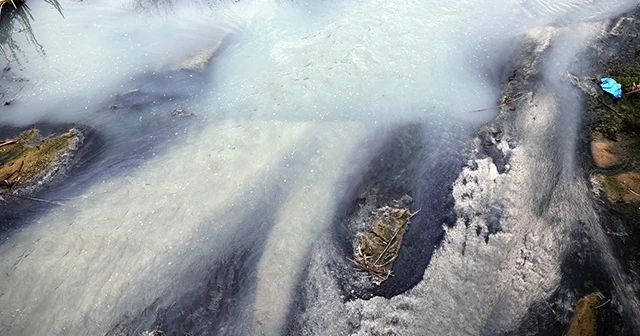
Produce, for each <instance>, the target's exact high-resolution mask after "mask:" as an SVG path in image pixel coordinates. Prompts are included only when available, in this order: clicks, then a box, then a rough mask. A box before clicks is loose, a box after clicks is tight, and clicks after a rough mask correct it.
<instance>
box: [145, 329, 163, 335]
mask: <svg viewBox="0 0 640 336" xmlns="http://www.w3.org/2000/svg"><path fill="white" fill-rule="evenodd" d="M166 335H167V334H165V333H164V331H162V330H149V331H145V332H143V333H142V334H140V336H166Z"/></svg>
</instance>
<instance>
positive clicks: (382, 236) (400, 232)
mask: <svg viewBox="0 0 640 336" xmlns="http://www.w3.org/2000/svg"><path fill="white" fill-rule="evenodd" d="M416 213H417V212H416ZM416 213H411V211H409V209H407V208H403V207H395V206H393V207H391V206H384V207H382V208H380V209H377V210H376V211H374V212H372V214H371V215H372V216H371V221H372V223H373V225H372V228H371V230H370V231H368V232H363V233H361V234H359V235H358V238H357V243H356V246H355V251H354V260H353V262H354V264H356V265H357V266H358V267H360V268H362V269H363V270H365V271H367V272H369V274H371V275H372V276H373V281H374V282H375V283H376V284H378V285H380V284H382V283H383V282H384V281H385V280H387V279H388V278H389V276H390V275H391V269H392V268H393V262H394V261H395V260H396V258H397V257H398V252H399V251H400V245H401V243H402V238H403V236H404V234H405V232H406V229H407V224H408V223H409V220H410V219H411V217H413V216H414V215H415V214H416Z"/></svg>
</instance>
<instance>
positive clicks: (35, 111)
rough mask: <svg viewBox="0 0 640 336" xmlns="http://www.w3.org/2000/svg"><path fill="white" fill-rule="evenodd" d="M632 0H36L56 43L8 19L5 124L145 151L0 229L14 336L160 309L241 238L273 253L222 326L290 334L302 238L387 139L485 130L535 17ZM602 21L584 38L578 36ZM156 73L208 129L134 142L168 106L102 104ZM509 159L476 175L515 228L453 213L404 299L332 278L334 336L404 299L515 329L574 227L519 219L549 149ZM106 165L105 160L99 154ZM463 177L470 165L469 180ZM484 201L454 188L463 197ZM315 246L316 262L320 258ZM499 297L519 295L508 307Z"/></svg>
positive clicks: (613, 9)
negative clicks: (467, 221)
mask: <svg viewBox="0 0 640 336" xmlns="http://www.w3.org/2000/svg"><path fill="white" fill-rule="evenodd" d="M633 3H634V1H607V0H602V1H595V0H593V1H585V0H575V1H569V0H568V1H560V2H557V1H516V0H513V1H508V0H505V1H495V0H481V1H456V2H450V3H444V2H442V1H409V0H407V1H388V0H385V1H382V0H372V1H353V0H347V1H335V0H331V1H325V2H318V3H316V2H310V1H308V2H304V1H300V2H290V1H272V0H257V1H240V2H215V3H201V2H197V3H174V4H170V3H167V2H158V3H156V4H154V3H150V2H129V1H108V2H107V1H85V2H74V1H69V2H67V1H63V2H61V3H60V5H61V7H62V8H63V14H64V17H62V16H61V15H60V14H59V13H58V12H57V11H55V10H54V9H53V8H51V7H50V6H49V5H47V4H44V3H32V4H30V6H31V10H32V15H33V17H34V20H33V21H32V29H33V30H32V32H33V36H35V38H36V39H37V43H38V44H39V45H41V46H42V48H43V50H44V52H38V48H35V47H34V46H33V44H30V43H29V42H28V41H27V34H26V33H25V32H24V31H22V32H21V31H18V30H16V31H15V32H14V33H13V38H14V39H15V41H16V43H17V44H18V45H19V46H20V50H18V51H16V52H15V57H16V58H17V59H18V60H19V61H20V62H19V63H17V61H16V63H15V64H16V65H14V67H16V68H18V70H19V73H20V75H21V76H23V77H24V78H26V79H28V82H26V84H23V85H24V87H23V88H22V90H21V91H20V92H19V93H18V95H17V97H16V100H15V103H14V104H12V105H11V106H10V107H6V108H4V109H3V110H2V113H0V121H1V122H3V123H11V124H16V125H23V124H28V123H32V122H34V121H38V120H45V121H64V122H70V121H74V122H82V123H88V124H92V125H95V126H96V127H97V129H98V130H99V131H102V132H104V133H105V134H106V137H107V138H109V134H111V136H113V134H119V135H121V136H119V139H118V140H117V141H118V146H117V149H114V150H119V151H121V154H123V153H124V157H126V154H128V153H129V152H131V153H132V155H133V154H135V155H140V156H141V157H143V158H144V159H143V160H142V163H141V164H140V165H139V166H136V168H135V169H128V170H123V171H119V172H115V173H114V172H112V171H111V172H109V173H105V174H96V176H99V177H100V178H99V180H97V181H95V183H94V184H92V185H91V186H88V187H87V188H86V189H85V190H82V191H81V196H79V197H76V198H74V199H71V200H68V201H66V202H65V206H64V207H56V208H53V209H51V211H50V212H48V213H46V214H44V215H43V216H41V217H35V218H33V219H31V220H29V221H28V222H26V223H23V224H22V225H21V226H20V229H19V230H17V231H14V232H10V233H7V234H5V235H4V236H2V237H3V241H2V244H1V245H0V307H2V310H1V311H0V334H2V335H45V334H48V335H96V334H104V333H106V332H109V331H110V330H112V329H113V328H114V326H115V325H117V324H119V323H120V322H121V321H122V320H123V319H125V317H135V316H137V315H138V314H140V312H141V311H143V310H144V309H146V308H147V307H149V306H150V305H152V304H159V305H160V307H167V306H170V305H172V304H173V301H172V300H175V301H177V300H179V298H180V296H181V295H182V294H183V293H186V292H187V291H188V290H189V288H190V286H191V284H190V281H193V282H194V283H195V282H196V281H204V280H203V279H200V278H198V275H197V274H206V272H207V270H208V269H209V267H211V263H212V262H213V260H216V258H222V256H224V255H226V254H225V253H227V251H229V250H233V249H234V248H236V246H234V244H236V243H237V242H239V241H242V240H243V239H246V240H247V241H251V242H255V244H256V245H260V246H262V248H256V250H255V251H254V252H253V253H254V254H255V255H256V258H257V260H258V261H257V263H256V265H255V269H252V270H248V271H246V272H247V273H248V274H252V275H253V276H255V279H256V280H255V283H253V284H251V285H250V286H248V287H247V288H248V289H246V292H242V293H238V294H237V295H238V297H242V298H243V299H242V300H239V301H240V302H243V303H246V306H244V307H241V308H238V309H239V310H240V311H242V314H240V315H238V316H239V317H238V318H237V320H235V321H232V323H231V327H230V328H229V329H226V331H227V333H228V334H249V333H252V334H265V335H274V334H279V333H281V332H282V327H283V323H284V320H285V318H286V316H287V313H288V309H289V304H290V302H291V300H292V299H293V296H294V295H295V294H296V293H294V292H293V291H294V288H296V287H295V286H296V283H297V281H298V278H299V277H300V276H301V274H302V270H303V269H304V267H305V266H306V265H307V264H309V258H308V256H307V255H306V253H307V252H308V251H309V249H311V248H312V246H313V243H314V242H315V240H316V238H318V237H320V236H322V233H323V230H324V229H325V228H327V227H328V226H329V224H330V223H331V222H332V220H334V214H335V211H336V209H337V208H338V207H339V202H341V201H342V200H343V197H344V196H345V195H344V192H345V190H346V189H347V188H348V187H349V186H352V184H353V183H354V182H353V181H356V180H357V178H358V176H359V171H361V170H363V169H364V168H365V167H366V164H367V160H368V159H370V158H371V157H372V155H374V154H375V150H376V149H377V146H378V144H379V143H380V142H381V141H382V136H381V135H382V134H385V133H386V131H387V130H389V129H391V128H393V127H394V126H396V125H398V124H401V123H407V122H420V123H426V124H433V125H439V124H446V125H453V126H452V127H443V128H441V129H439V130H438V132H441V133H442V134H445V135H451V136H466V135H465V134H458V133H461V132H462V131H460V130H461V129H464V128H462V127H455V126H456V125H458V126H459V125H463V126H470V125H479V124H480V123H482V122H486V121H488V120H489V119H490V118H491V117H492V116H493V114H494V113H495V111H486V112H482V113H469V111H472V110H476V109H481V108H484V107H488V106H492V105H495V102H496V101H497V100H498V96H499V94H500V87H499V85H500V83H499V80H500V78H499V76H500V70H501V69H500V66H501V65H502V64H501V63H503V62H504V61H505V59H506V58H508V56H509V55H511V53H512V52H513V51H514V50H513V48H514V46H515V45H516V44H515V43H514V41H517V39H518V37H519V36H521V34H523V33H525V32H527V31H529V30H531V29H533V28H536V27H540V26H544V25H547V24H557V25H562V24H565V23H572V24H574V23H575V22H578V21H581V20H585V19H602V18H605V17H607V16H610V15H616V14H618V13H620V12H621V11H623V10H625V9H628V8H630V6H631V5H633ZM221 34H222V35H226V36H228V37H229V39H228V40H227V42H226V43H227V44H226V46H225V48H224V49H223V50H222V51H221V52H220V54H219V55H217V56H216V58H215V59H214V60H213V62H212V64H211V66H209V67H208V68H206V69H205V71H204V73H202V74H200V73H195V74H192V76H191V75H190V76H189V77H186V79H180V81H176V80H175V78H178V75H176V73H172V72H171V70H168V69H171V66H172V64H175V63H177V62H180V60H182V59H184V58H186V57H188V56H190V55H193V54H195V53H197V52H198V51H199V50H202V49H205V48H206V47H207V46H209V45H211V44H212V43H215V39H217V38H218V37H219V36H220V35H221ZM583 35H584V36H583ZM595 35H597V30H594V31H591V33H585V34H582V35H579V36H578V37H576V38H572V37H568V38H569V39H570V40H572V41H574V44H575V49H579V48H580V47H582V46H583V45H584V44H585V43H587V42H588V41H590V39H592V38H593V37H594V36H595ZM568 36H570V35H568ZM574 54H575V52H574V53H573V54H572V53H571V52H569V53H564V54H563V53H561V54H559V55H558V57H560V58H562V57H565V58H566V57H571V56H572V55H574ZM145 80H147V81H151V82H153V83H155V84H154V86H153V88H154V90H155V93H158V94H160V95H163V94H165V95H167V94H168V95H171V94H173V93H179V98H177V99H178V101H179V104H180V106H186V107H188V108H189V109H190V110H191V111H193V112H195V113H196V114H197V116H196V117H195V118H196V120H197V121H196V124H197V125H196V126H193V125H192V126H184V125H187V124H181V123H175V122H174V123H171V124H169V126H166V125H164V126H163V128H164V129H165V131H166V132H167V133H170V134H173V133H174V129H172V128H175V132H176V133H177V132H178V131H180V132H181V133H180V134H182V135H181V136H179V137H173V138H171V141H170V144H169V145H166V146H160V147H151V149H149V150H148V152H144V153H137V150H138V147H137V146H134V145H131V146H129V147H127V143H131V144H134V143H136V141H139V140H140V139H141V138H145V136H147V135H148V134H147V133H145V132H148V131H149V128H150V125H154V120H156V119H158V118H161V117H158V116H159V115H161V114H162V113H167V114H168V113H170V111H171V108H168V107H167V106H168V105H166V106H165V105H160V107H153V108H147V109H142V111H139V112H136V113H137V114H135V115H133V116H132V115H117V114H115V116H116V117H112V116H110V115H107V116H105V113H110V112H109V111H105V110H104V107H105V105H108V104H109V101H110V99H111V97H113V95H115V94H117V93H119V92H123V91H127V90H130V89H132V88H136V87H137V86H139V85H144V83H145ZM141 83H142V84H141ZM545 94H549V98H548V99H544V97H546V96H543V98H541V104H547V105H545V106H547V107H548V109H549V110H554V109H556V108H557V104H556V103H555V100H554V99H555V98H554V97H553V95H552V94H551V93H549V92H546V93H545ZM172 104H173V103H172ZM176 104H177V103H176ZM169 105H170V104H169ZM162 108H167V110H166V111H165V110H162ZM119 119H121V120H126V122H118V120H119ZM443 120H446V121H448V122H447V123H443V122H442V121H443ZM452 120H453V122H451V121H452ZM543 121H544V120H543ZM540 122H542V121H540ZM515 157H516V160H515V162H516V163H521V166H519V167H516V168H514V169H515V173H513V175H509V176H506V177H500V178H498V177H496V176H497V175H496V172H495V167H493V166H492V163H491V162H488V161H479V167H480V168H479V169H478V170H477V171H475V172H470V171H464V172H463V173H462V174H463V175H464V174H467V175H477V176H478V179H479V180H480V181H481V182H480V183H479V184H478V186H477V188H479V191H478V193H486V192H487V190H489V193H495V194H505V195H509V196H510V197H514V198H513V199H510V198H509V197H506V199H503V200H501V201H503V202H504V203H503V204H502V206H504V207H505V209H506V211H505V215H504V216H505V218H506V220H505V223H508V224H509V225H506V224H505V231H506V233H505V234H504V235H501V236H499V237H497V238H495V239H492V240H491V244H486V243H484V242H481V241H480V240H478V241H471V242H470V243H468V244H467V245H466V246H467V251H466V253H465V254H461V253H459V251H457V250H456V249H458V246H459V243H460V242H456V241H457V240H459V239H462V238H461V237H464V236H465V235H466V233H465V230H466V229H465V228H464V226H463V225H457V226H455V227H453V228H451V229H450V230H449V231H448V232H447V233H446V237H445V244H444V246H443V247H442V248H441V249H440V250H439V251H438V252H436V254H435V256H434V259H433V261H432V265H431V266H430V267H429V268H428V269H427V272H426V273H425V278H424V281H423V282H422V283H420V284H419V285H418V286H417V287H416V288H415V289H414V290H413V291H411V292H409V293H408V294H407V295H406V296H399V297H397V298H393V299H391V303H390V304H389V303H388V302H381V301H383V300H386V299H381V298H376V299H373V300H371V301H359V300H356V301H354V302H351V303H348V304H347V305H345V306H341V305H342V303H341V302H340V300H339V299H337V297H338V294H337V292H336V290H335V289H333V288H332V285H331V283H330V281H326V282H321V284H322V285H321V287H322V286H325V288H324V289H323V293H324V294H322V295H326V296H323V297H322V298H323V300H324V301H323V303H325V304H327V305H328V306H322V304H320V305H319V306H320V308H319V312H320V313H319V315H318V316H313V315H311V317H309V318H316V319H318V321H324V320H325V319H326V318H327V317H329V316H331V315H330V313H329V311H332V310H333V311H335V310H338V311H341V312H343V313H344V314H345V315H343V316H341V317H342V318H341V319H340V318H337V319H336V320H335V321H336V323H335V325H334V326H333V327H334V328H333V329H332V327H327V329H328V331H327V330H324V331H323V330H312V331H313V332H315V333H317V334H339V333H340V332H341V330H342V329H340V326H342V325H343V323H346V322H345V321H347V320H348V319H358V316H359V318H360V319H361V320H362V325H363V326H365V327H363V328H362V329H360V330H359V331H358V333H360V334H367V333H371V332H374V331H376V330H378V331H379V332H383V331H384V330H386V329H385V328H389V327H388V326H387V325H386V322H385V321H386V320H387V319H390V318H392V317H393V316H396V315H402V314H404V313H403V310H402V306H403V305H407V304H408V305H410V306H412V307H413V308H412V309H410V310H409V311H410V312H409V313H406V315H405V316H402V318H401V320H402V321H414V322H415V321H418V322H417V323H413V322H406V324H404V327H403V328H404V329H402V328H399V330H401V331H403V332H404V333H406V334H414V335H424V334H462V333H466V334H480V333H482V332H483V330H482V327H483V324H484V323H485V322H486V321H487V320H488V319H496V320H499V321H500V322H499V323H498V324H499V326H500V327H504V328H508V327H511V326H513V324H514V323H516V322H517V320H518V318H519V317H521V316H522V314H523V313H524V312H525V310H526V309H527V307H528V305H529V304H530V303H531V302H532V301H533V300H534V299H536V298H539V297H541V296H543V295H545V294H547V293H549V291H550V290H551V289H552V288H553V286H554V284H555V282H557V281H558V277H559V274H558V269H557V268H558V263H559V258H560V254H561V250H560V249H559V246H560V244H559V240H558V239H559V238H558V235H560V234H562V233H564V232H566V231H567V230H568V228H567V227H564V226H559V227H550V226H549V221H548V220H547V219H545V218H541V219H537V220H534V221H531V222H528V223H527V224H528V227H527V228H526V229H523V228H522V227H521V225H522V223H520V222H519V221H518V219H519V218H521V216H522V217H525V218H533V217H535V216H533V215H531V214H530V212H531V211H533V210H532V209H530V208H529V204H528V203H527V199H526V198H522V199H519V198H517V196H514V195H517V189H518V188H522V185H519V184H518V183H516V182H518V181H524V182H522V183H524V184H525V185H527V183H532V179H531V178H529V175H528V174H532V173H530V171H529V170H528V169H529V168H528V166H529V165H534V164H535V160H532V159H531V158H532V157H533V158H534V159H535V155H531V153H528V152H526V150H523V151H522V152H517V153H516V154H515ZM442 159H443V160H446V158H442ZM562 162H564V161H562ZM534 168H535V167H534ZM92 169H93V171H98V172H99V171H100V167H99V163H98V166H97V167H96V166H94V167H92ZM511 176H514V177H511ZM485 179H487V180H485ZM514 181H515V182H514ZM527 186H528V185H527ZM462 189H464V188H463V187H462V186H461V185H460V184H459V183H458V182H456V184H455V186H454V188H453V193H454V196H459V195H458V194H461V193H463V191H462ZM572 192H574V191H573V189H572V190H570V191H568V192H567V193H568V194H571V193H572ZM481 199H485V200H493V198H492V197H490V196H484V197H481ZM489 205H490V204H489ZM489 205H488V204H469V205H464V204H460V203H456V206H457V207H458V208H460V209H463V208H465V207H466V206H468V207H471V208H473V209H478V208H482V207H486V206H489ZM459 211H460V213H463V212H464V211H463V210H459ZM469 211H471V210H469ZM253 214H265V216H264V218H254V216H252V215H253ZM478 221H482V219H478ZM571 222H572V221H571V220H567V223H571ZM257 223H262V224H261V225H262V226H258V225H257ZM440 224H441V223H434V224H433V225H440ZM254 225H256V228H255V230H253V231H252V230H251V228H252V226H254ZM567 225H569V224H567ZM263 226H264V227H263ZM246 232H251V234H250V235H247V236H242V235H244V234H245V233H246ZM478 239H480V238H478ZM513 241H517V242H518V244H520V243H522V244H524V245H526V246H527V250H526V251H527V253H533V254H535V255H536V256H535V258H534V260H536V262H535V264H533V265H530V264H528V263H527V262H525V261H522V263H521V266H520V267H519V268H517V271H516V272H515V274H514V272H511V271H510V272H501V270H502V269H503V268H505V267H510V266H508V263H506V262H505V260H512V261H513V260H516V261H518V262H520V261H519V260H520V259H518V258H520V257H519V256H518V253H519V252H518V250H517V249H515V248H514V246H516V245H514V244H513ZM523 241H524V243H523ZM518 246H519V245H518ZM505 258H506V259H505ZM528 260H531V259H528ZM315 263H316V261H314V260H312V261H311V264H310V265H312V270H311V271H310V272H311V274H313V272H314V270H315V271H318V272H320V270H321V267H320V266H318V267H317V268H316V269H313V265H315ZM529 263H531V261H529ZM192 274H195V275H194V276H193V280H190V279H192V278H190V277H188V276H187V275H192ZM488 289H491V290H490V291H488ZM499 295H501V296H504V297H507V299H505V300H500V299H499V298H496V296H499ZM334 299H335V300H334ZM498 303H504V304H505V305H506V306H505V307H501V309H497V310H492V309H494V308H495V306H496V304H498ZM380 306H384V307H387V308H386V309H387V310H382V312H383V313H381V310H379V308H380ZM389 307H390V308H389ZM434 308H437V309H434ZM496 311H497V313H495V312H496ZM492 312H494V313H495V314H496V315H492ZM394 314H395V315H394ZM425 316H428V320H427V319H426V318H425ZM141 323H142V322H141ZM234 323H235V324H234ZM318 325H325V324H323V323H320V322H319V324H318ZM377 328H378V329H377ZM458 331H459V332H458ZM219 332H220V331H219ZM309 332H311V330H310V331H309ZM211 334H214V332H213V331H212V332H211Z"/></svg>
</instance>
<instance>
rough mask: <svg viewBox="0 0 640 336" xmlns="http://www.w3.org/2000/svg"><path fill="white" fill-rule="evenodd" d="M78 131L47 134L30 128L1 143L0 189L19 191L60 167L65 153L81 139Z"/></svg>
mask: <svg viewBox="0 0 640 336" xmlns="http://www.w3.org/2000/svg"><path fill="white" fill-rule="evenodd" d="M80 136H81V135H80V134H79V132H77V131H76V130H70V131H69V132H67V133H64V134H61V135H58V136H51V137H47V138H44V137H43V136H42V135H41V133H40V131H39V130H37V129H31V130H28V131H25V132H23V133H22V134H20V135H19V136H18V137H16V138H13V139H9V140H6V141H4V142H2V143H0V146H1V147H0V190H1V191H4V192H8V191H16V190H20V189H22V188H24V187H25V186H27V185H28V184H30V183H34V182H36V181H37V180H39V179H42V178H44V177H46V176H48V175H51V174H53V173H55V172H56V171H57V165H58V164H59V163H60V162H61V160H62V157H63V156H64V155H65V154H67V153H69V152H70V151H72V150H73V149H74V148H75V147H76V146H77V144H78V143H79V142H80V141H81V138H80Z"/></svg>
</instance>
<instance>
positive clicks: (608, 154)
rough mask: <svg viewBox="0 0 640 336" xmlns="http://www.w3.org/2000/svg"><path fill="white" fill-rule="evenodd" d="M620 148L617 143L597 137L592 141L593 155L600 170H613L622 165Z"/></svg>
mask: <svg viewBox="0 0 640 336" xmlns="http://www.w3.org/2000/svg"><path fill="white" fill-rule="evenodd" d="M620 154H621V153H620V148H619V146H618V143H617V142H616V141H611V140H608V139H606V138H604V137H602V136H596V137H595V139H594V140H593V141H591V155H592V156H593V161H594V163H595V165H596V166H597V167H598V168H612V167H615V166H617V165H619V164H620V163H621V160H620Z"/></svg>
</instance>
